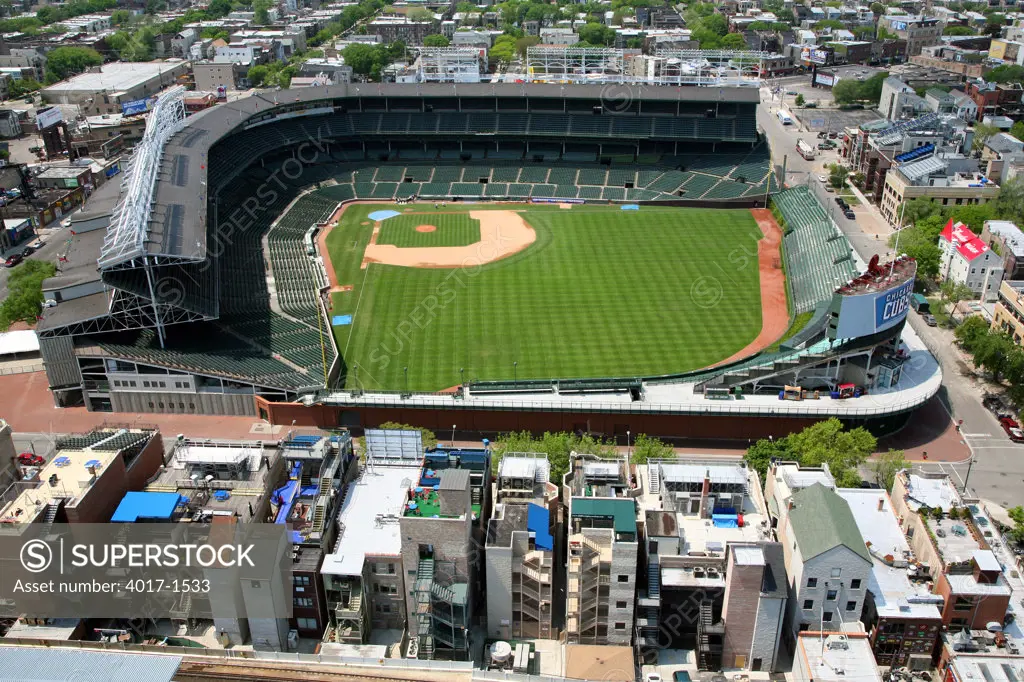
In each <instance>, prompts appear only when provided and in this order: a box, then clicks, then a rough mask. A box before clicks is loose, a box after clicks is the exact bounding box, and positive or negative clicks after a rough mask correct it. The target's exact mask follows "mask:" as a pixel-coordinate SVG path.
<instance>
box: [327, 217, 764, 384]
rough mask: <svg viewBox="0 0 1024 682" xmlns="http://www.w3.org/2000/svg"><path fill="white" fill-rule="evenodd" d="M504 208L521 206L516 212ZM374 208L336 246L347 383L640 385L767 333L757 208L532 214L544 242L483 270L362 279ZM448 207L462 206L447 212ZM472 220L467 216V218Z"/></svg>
mask: <svg viewBox="0 0 1024 682" xmlns="http://www.w3.org/2000/svg"><path fill="white" fill-rule="evenodd" d="M504 208H506V209H509V208H517V207H514V206H506V207H504ZM368 209H369V210H379V209H380V205H379V204H378V205H377V206H375V207H364V206H353V207H351V208H349V209H348V210H347V211H346V213H345V216H344V219H343V221H342V223H343V224H342V226H341V227H340V228H338V229H335V231H334V232H333V233H332V234H331V236H330V237H329V241H328V249H329V251H330V254H331V257H332V259H333V260H334V264H335V268H336V270H337V273H338V277H339V280H340V281H341V283H342V284H345V283H352V284H353V285H355V287H356V289H355V291H353V292H348V293H343V294H335V296H334V304H335V309H334V311H333V312H334V314H343V313H355V320H354V324H353V325H352V326H351V327H337V328H335V330H334V331H335V334H336V337H337V339H338V344H339V348H340V349H341V350H342V352H343V354H344V357H345V361H346V365H347V367H348V368H349V372H348V385H349V386H355V385H356V373H355V372H354V366H355V365H357V364H358V366H359V371H358V384H359V385H361V386H363V387H366V388H383V389H390V390H403V389H405V387H406V383H405V374H404V372H403V368H405V367H408V388H409V389H410V390H424V391H433V390H441V389H444V388H448V387H451V386H454V385H456V384H458V383H459V380H460V373H459V369H460V368H464V369H465V379H466V380H467V381H469V380H496V379H511V378H513V374H514V372H513V363H514V362H518V368H517V372H515V374H516V375H517V376H518V377H519V378H520V379H541V378H570V377H603V376H636V375H651V374H664V373H673V372H679V371H685V370H691V369H699V368H702V367H707V366H708V365H711V364H714V363H715V362H718V361H720V360H722V359H724V358H726V357H728V356H729V355H731V354H733V353H734V352H736V351H738V350H740V349H742V348H743V347H744V346H746V345H747V344H748V343H750V342H751V341H752V340H753V339H754V338H755V337H756V336H757V334H758V332H759V331H760V329H761V313H760V288H759V278H758V270H757V258H756V256H755V257H750V254H756V253H757V241H758V240H759V239H760V237H761V233H760V230H759V229H758V228H757V225H756V223H755V222H754V220H753V218H752V217H751V215H750V213H749V211H746V210H714V209H706V210H705V209H678V208H660V207H658V208H648V207H644V208H642V209H641V210H640V211H638V212H623V211H621V210H619V209H618V208H617V207H615V208H603V207H578V208H573V209H571V210H558V209H556V210H550V209H549V208H548V207H537V208H534V207H529V208H522V209H521V212H522V214H523V216H524V217H525V218H526V220H527V222H529V223H530V224H531V225H532V226H533V227H534V229H536V230H537V241H536V242H535V243H534V244H533V245H532V246H531V247H529V248H528V249H526V250H525V251H523V252H521V253H519V254H516V255H515V256H512V257H510V258H508V259H505V260H502V261H499V262H496V263H491V264H488V265H485V266H483V267H480V268H477V269H460V270H440V269H416V268H400V267H393V266H385V265H379V264H373V265H371V266H370V267H369V268H368V269H366V270H360V269H359V263H360V261H361V253H362V252H361V247H360V244H361V245H362V246H365V244H366V242H367V241H368V239H369V234H370V231H371V230H372V227H367V226H361V225H360V224H359V223H360V221H364V220H365V215H366V213H367V212H368ZM449 210H451V209H449ZM467 210H468V209H467Z"/></svg>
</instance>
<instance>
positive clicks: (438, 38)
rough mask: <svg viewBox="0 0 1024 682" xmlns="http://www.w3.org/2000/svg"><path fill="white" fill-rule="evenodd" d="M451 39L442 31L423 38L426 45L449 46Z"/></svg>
mask: <svg viewBox="0 0 1024 682" xmlns="http://www.w3.org/2000/svg"><path fill="white" fill-rule="evenodd" d="M450 44H451V41H450V40H448V38H446V37H445V36H443V35H441V34H440V33H432V34H431V35H429V36H425V37H424V38H423V45H424V47H448V46H449V45H450Z"/></svg>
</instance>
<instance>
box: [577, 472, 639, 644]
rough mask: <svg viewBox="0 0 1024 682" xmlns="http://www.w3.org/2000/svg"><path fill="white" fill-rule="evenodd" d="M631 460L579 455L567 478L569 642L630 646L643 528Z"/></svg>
mask: <svg viewBox="0 0 1024 682" xmlns="http://www.w3.org/2000/svg"><path fill="white" fill-rule="evenodd" d="M638 492H639V491H638V490H637V488H636V486H635V485H634V483H633V477H632V475H631V473H630V467H629V462H628V460H627V459H626V458H625V457H623V458H622V459H608V460H602V459H597V458H594V457H590V456H585V455H584V456H579V457H577V458H576V459H574V460H573V461H572V463H571V469H570V471H569V473H567V474H566V475H565V478H564V480H563V492H562V499H563V501H564V503H565V504H566V505H567V507H568V510H567V524H566V525H567V527H568V528H567V533H568V554H569V555H568V557H567V564H566V590H565V618H566V640H567V641H568V643H570V644H618V645H629V644H630V643H631V642H632V639H633V613H634V604H635V601H636V589H637V579H636V574H637V566H638V564H637V559H638V552H639V541H638V540H639V528H638V524H637V511H636V501H635V497H636V495H637V494H638Z"/></svg>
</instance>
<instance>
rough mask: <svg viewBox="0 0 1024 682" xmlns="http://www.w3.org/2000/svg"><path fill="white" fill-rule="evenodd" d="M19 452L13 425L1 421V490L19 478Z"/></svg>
mask: <svg viewBox="0 0 1024 682" xmlns="http://www.w3.org/2000/svg"><path fill="white" fill-rule="evenodd" d="M17 456H18V450H17V448H16V447H15V446H14V430H13V429H12V428H11V425H10V424H8V423H7V422H6V421H4V420H3V419H0V488H2V489H3V490H7V488H8V487H9V486H10V485H11V483H13V482H14V481H15V480H16V479H17V478H18V477H19V473H18V470H17V467H18V461H17Z"/></svg>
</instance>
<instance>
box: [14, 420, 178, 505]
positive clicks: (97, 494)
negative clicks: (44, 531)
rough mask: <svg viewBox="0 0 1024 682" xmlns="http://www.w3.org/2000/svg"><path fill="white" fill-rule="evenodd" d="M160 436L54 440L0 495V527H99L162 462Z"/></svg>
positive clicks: (127, 433) (116, 432)
mask: <svg viewBox="0 0 1024 682" xmlns="http://www.w3.org/2000/svg"><path fill="white" fill-rule="evenodd" d="M163 454H164V446H163V439H162V438H161V437H160V433H159V432H157V431H154V430H149V429H128V428H124V429H98V430H96V431H92V432H90V433H86V434H82V435H75V436H68V437H66V438H62V439H60V440H58V441H57V448H56V452H55V454H54V455H53V457H51V458H50V459H49V460H48V461H45V462H43V463H42V464H40V465H39V466H32V467H28V468H25V467H23V468H22V478H21V480H19V481H16V482H14V483H11V484H10V486H8V487H7V489H6V491H5V492H4V493H3V495H2V496H0V523H19V524H21V523H48V524H52V523H105V522H107V521H109V520H110V517H111V515H112V514H113V513H114V511H115V510H116V509H117V505H118V503H119V502H120V501H121V498H122V497H124V494H125V493H127V492H128V491H129V490H142V489H143V488H144V487H145V485H146V481H147V480H148V479H149V478H150V477H152V476H153V475H154V473H155V472H156V471H157V469H158V467H159V466H160V464H161V462H162V460H163Z"/></svg>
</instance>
